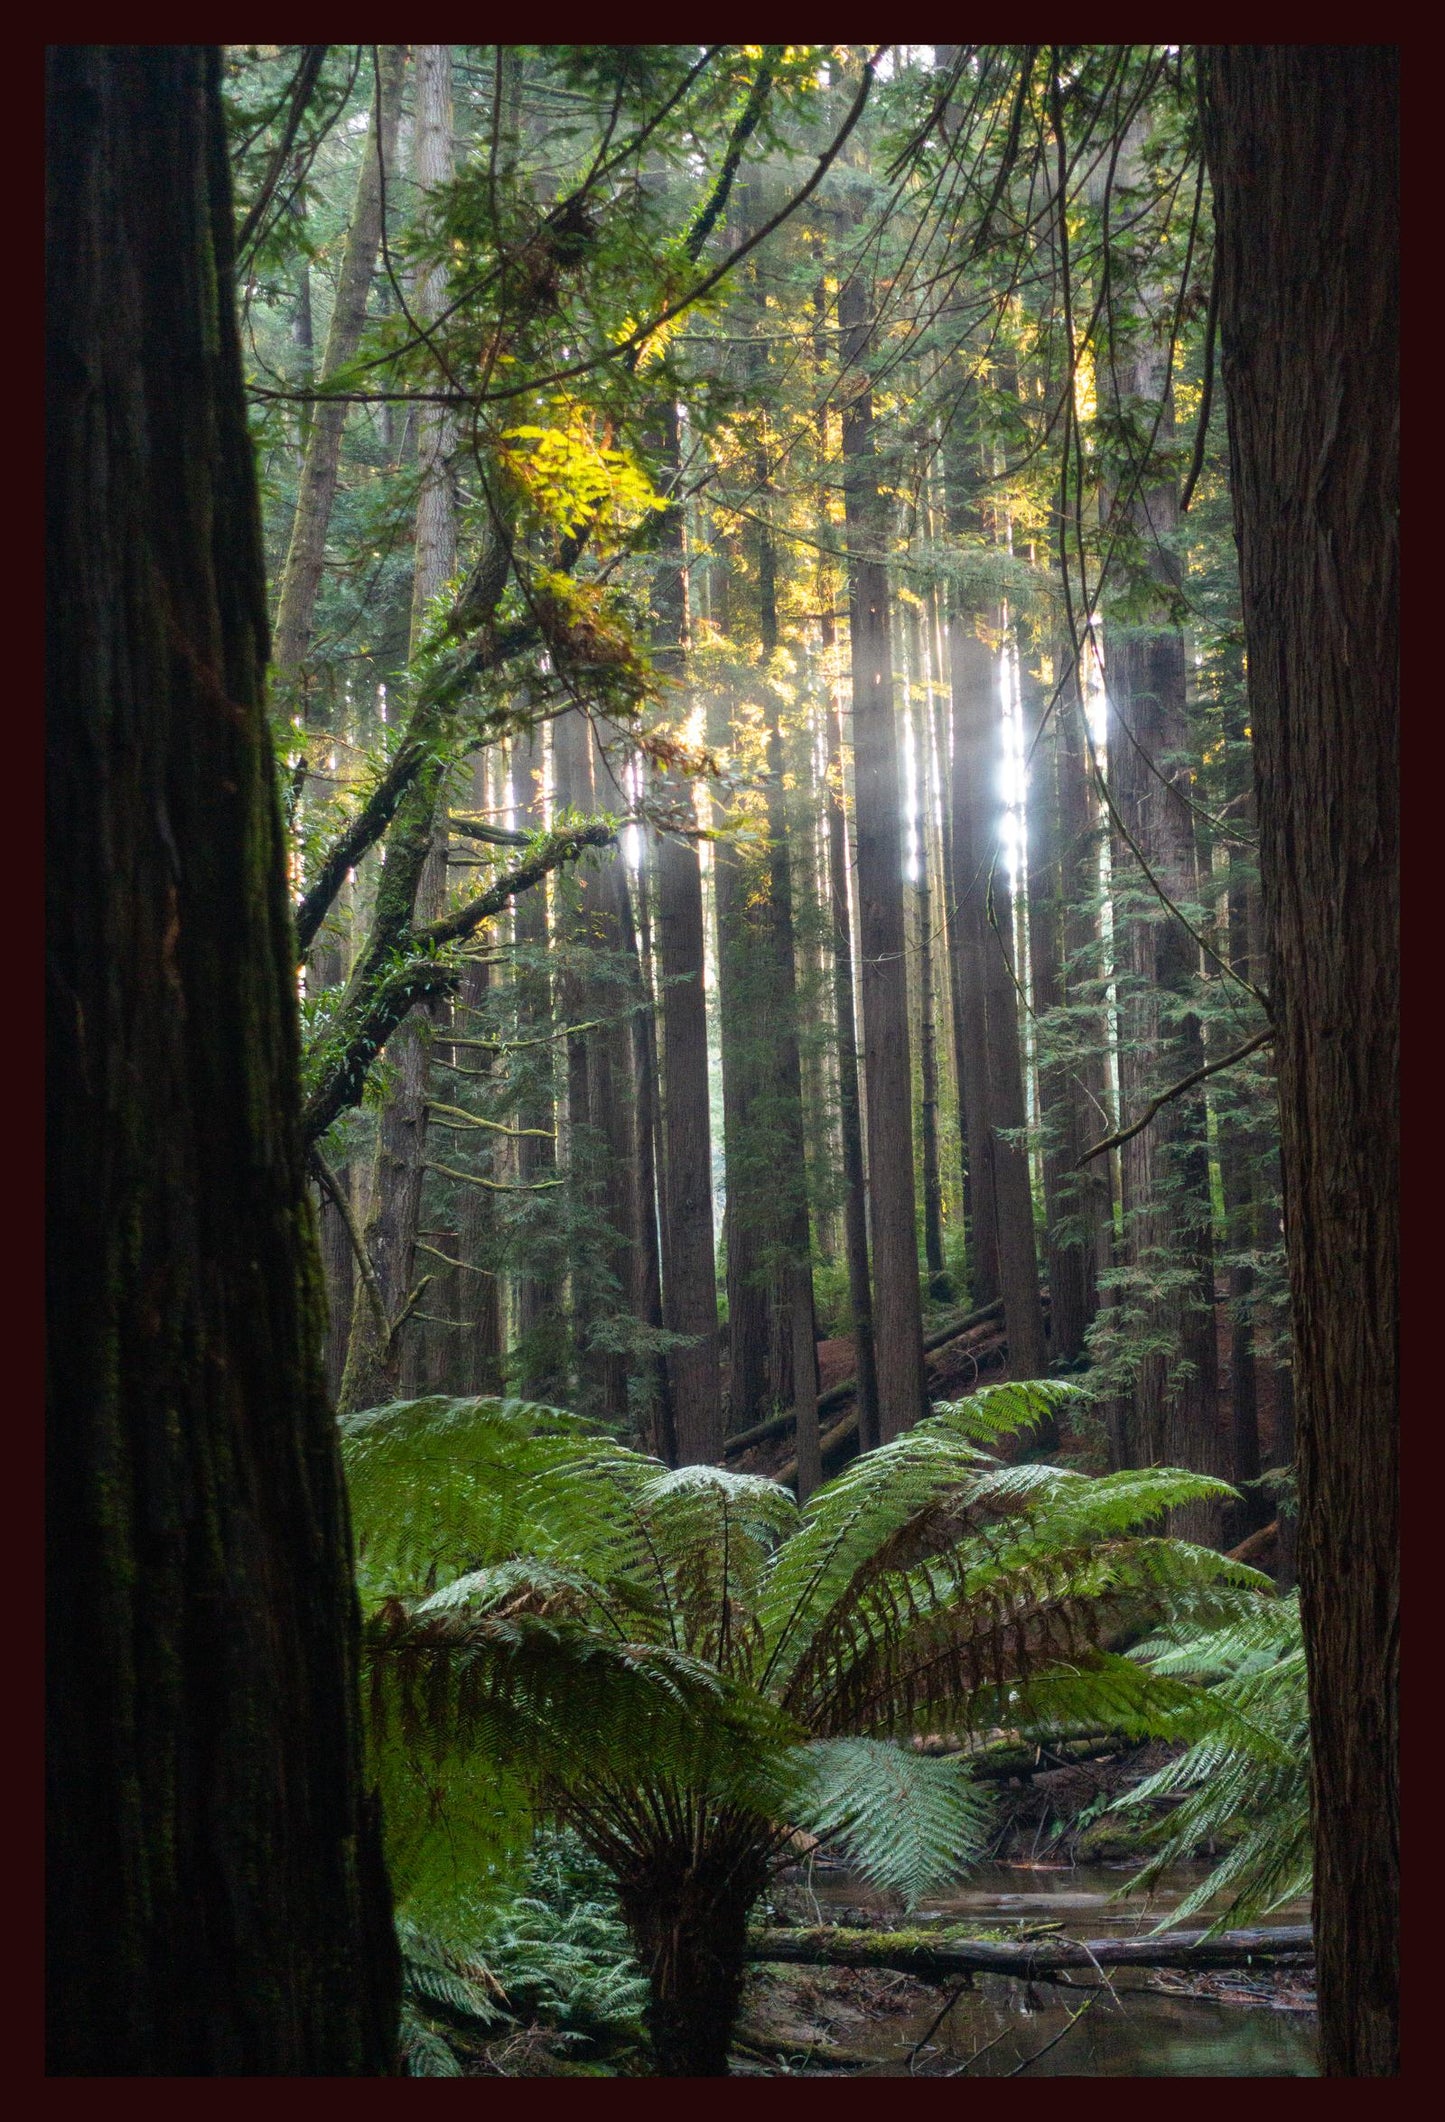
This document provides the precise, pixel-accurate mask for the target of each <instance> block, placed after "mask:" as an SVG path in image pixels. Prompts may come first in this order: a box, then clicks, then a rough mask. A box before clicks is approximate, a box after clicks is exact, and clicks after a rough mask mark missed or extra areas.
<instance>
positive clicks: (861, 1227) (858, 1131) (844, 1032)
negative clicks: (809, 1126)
mask: <svg viewBox="0 0 1445 2122" xmlns="http://www.w3.org/2000/svg"><path fill="white" fill-rule="evenodd" d="M835 639H836V635H835V625H834V619H833V610H832V599H831V595H829V596H828V597H826V598H825V600H824V613H823V648H824V652H825V654H829V655H831V652H832V650H833V648H834V646H835ZM842 723H843V698H842V694H841V692H840V691H838V689H837V688H836V687H834V688H833V697H832V698H831V699H830V700H829V702H828V877H829V890H830V894H831V910H832V917H833V1008H834V1013H835V1017H836V1021H837V1027H838V1104H839V1125H840V1133H841V1135H842V1138H843V1185H844V1189H845V1192H844V1202H843V1230H844V1237H845V1240H846V1243H847V1249H848V1309H849V1310H850V1312H851V1313H852V1315H853V1347H854V1353H855V1355H856V1358H857V1368H858V1438H859V1442H860V1444H861V1445H862V1448H863V1450H864V1451H871V1450H872V1449H873V1447H874V1445H875V1444H878V1443H880V1442H881V1441H882V1440H881V1438H880V1436H879V1432H878V1368H877V1363H876V1360H875V1357H874V1352H873V1289H872V1282H871V1278H870V1276H869V1272H868V1197H867V1193H866V1190H865V1185H864V1177H863V1128H862V1114H861V1110H860V1101H859V1097H858V1028H857V1017H856V1014H855V1010H854V1001H853V929H852V920H851V917H850V915H849V911H848V818H847V810H846V807H845V804H844V788H843V740H842Z"/></svg>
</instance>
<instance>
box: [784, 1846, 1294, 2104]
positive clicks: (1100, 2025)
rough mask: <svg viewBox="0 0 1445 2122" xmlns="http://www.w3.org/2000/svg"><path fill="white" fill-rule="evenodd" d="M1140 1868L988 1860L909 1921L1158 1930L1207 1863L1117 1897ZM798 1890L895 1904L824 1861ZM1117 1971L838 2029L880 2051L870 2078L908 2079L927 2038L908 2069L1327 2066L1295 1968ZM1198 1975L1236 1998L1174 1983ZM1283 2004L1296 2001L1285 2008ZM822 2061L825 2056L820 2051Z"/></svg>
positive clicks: (844, 1916)
mask: <svg viewBox="0 0 1445 2122" xmlns="http://www.w3.org/2000/svg"><path fill="white" fill-rule="evenodd" d="M1132 1869H1133V1866H1125V1867H1122V1868H1120V1869H1117V1870H1116V1869H1112V1868H1110V1867H1108V1866H1104V1865H1082V1864H1081V1865H1078V1866H1074V1867H1069V1866H1063V1865H1059V1866H1054V1865H1046V1866H1025V1865H1007V1864H996V1865H988V1866H985V1867H984V1868H983V1869H981V1870H980V1871H978V1872H976V1873H975V1874H974V1875H973V1877H972V1878H971V1879H970V1880H969V1881H968V1883H967V1885H966V1886H963V1887H961V1888H959V1889H958V1890H957V1891H956V1892H954V1893H951V1894H949V1895H946V1896H943V1897H940V1898H939V1899H937V1900H934V1901H927V1902H925V1903H924V1904H923V1907H922V1908H921V1909H920V1910H918V1911H917V1912H915V1914H914V1915H912V1916H910V1917H909V1919H908V1920H909V1922H910V1924H913V1923H917V1922H919V1921H920V1920H922V1921H925V1922H926V1921H929V1920H937V1921H940V1922H943V1923H970V1924H977V1925H980V1926H984V1925H986V1926H988V1927H989V1928H990V1929H997V1930H1001V1931H1007V1930H1010V1929H1012V1928H1015V1927H1017V1928H1019V1929H1026V1928H1027V1927H1028V1926H1029V1925H1031V1924H1039V1923H1050V1924H1054V1923H1057V1924H1059V1925H1060V1926H1061V1933H1060V1934H1061V1935H1063V1936H1065V1937H1070V1938H1107V1937H1117V1936H1130V1937H1132V1936H1137V1935H1139V1934H1141V1933H1143V1932H1145V1931H1148V1930H1151V1929H1152V1928H1153V1927H1154V1925H1155V1924H1156V1923H1157V1922H1158V1920H1159V1918H1160V1917H1161V1916H1162V1915H1163V1914H1165V1913H1166V1911H1167V1910H1168V1909H1169V1908H1170V1907H1174V1906H1177V1905H1178V1903H1179V1902H1180V1901H1181V1900H1182V1899H1183V1897H1184V1895H1185V1894H1186V1893H1188V1892H1189V1891H1190V1889H1191V1888H1192V1887H1193V1886H1195V1885H1196V1884H1197V1883H1198V1882H1199V1880H1200V1879H1201V1878H1203V1877H1204V1876H1205V1874H1206V1872H1207V1871H1208V1869H1209V1867H1208V1866H1207V1865H1180V1866H1178V1867H1177V1868H1176V1869H1174V1870H1173V1871H1170V1872H1168V1873H1166V1874H1165V1876H1164V1878H1163V1880H1162V1881H1161V1882H1160V1884H1159V1885H1158V1886H1156V1888H1155V1889H1154V1891H1153V1893H1152V1894H1151V1895H1149V1896H1147V1897H1146V1896H1145V1895H1143V1894H1133V1895H1129V1896H1126V1897H1125V1898H1124V1899H1122V1900H1115V1899H1114V1898H1113V1896H1114V1895H1115V1894H1116V1893H1117V1892H1118V1889H1119V1887H1120V1886H1121V1885H1122V1884H1123V1882H1124V1880H1125V1879H1126V1878H1127V1877H1128V1874H1129V1871H1130V1870H1132ZM800 1886H801V1891H802V1896H803V1900H804V1902H805V1903H806V1901H807V1899H808V1898H809V1896H811V1897H812V1898H813V1899H814V1900H815V1901H816V1903H817V1910H818V1920H820V1921H822V1922H831V1923H840V1922H846V1921H847V1920H848V1913H847V1912H848V1911H849V1910H850V1909H860V1910H862V1909H868V1910H874V1909H886V1908H891V1907H894V1906H895V1904H892V1903H889V1902H886V1901H884V1900H883V1899H881V1898H880V1897H879V1896H877V1895H874V1894H871V1893H870V1892H869V1890H868V1889H867V1888H866V1887H865V1886H863V1885H862V1884H861V1883H860V1882H859V1881H857V1880H856V1879H852V1878H850V1877H849V1876H848V1875H847V1874H846V1873H840V1872H823V1871H821V1870H818V1871H815V1873H814V1874H813V1876H812V1877H811V1879H810V1880H808V1881H807V1882H806V1883H803V1882H800ZM1268 1920H1269V1922H1270V1923H1278V1924H1294V1923H1303V1922H1307V1921H1308V1920H1309V1907H1308V1903H1305V1902H1302V1903H1296V1904H1292V1905H1291V1906H1289V1907H1286V1908H1282V1909H1280V1910H1278V1911H1277V1912H1276V1913H1275V1914H1274V1915H1273V1916H1272V1917H1270V1918H1269V1919H1268ZM1197 1921H1198V1922H1200V1923H1202V1922H1203V1921H1204V1918H1203V1917H1202V1916H1201V1917H1200V1918H1198V1919H1197ZM1190 1927H1195V1926H1193V1925H1191V1926H1190ZM1108 1975H1109V1981H1108V1983H1107V1985H1106V1984H1105V1982H1104V1981H1103V1979H1102V1974H1099V1975H1095V1974H1093V1973H1091V1972H1089V1971H1088V1970H1085V1971H1083V1972H1081V1973H1079V1974H1077V1975H1076V1976H1075V1978H1074V1982H1073V1984H1072V1985H1071V1986H1070V1987H1064V1986H1061V1985H1054V1984H1051V1983H1038V1984H1035V1985H1030V1984H1028V1983H1025V1982H1020V1981H1016V1980H1014V1979H1013V1978H1012V1977H1010V1976H1003V1975H979V1976H975V1978H974V1982H975V1986H974V1988H973V1989H972V1990H964V1991H962V1993H961V1994H960V1995H959V1997H958V2000H957V2002H956V2003H955V2004H953V2005H952V2006H951V2008H949V2009H948V2010H947V2011H946V2012H945V2014H944V2016H943V2018H942V2019H941V2020H940V2021H939V2024H938V2025H937V2027H936V2029H935V2030H934V2031H933V2032H932V2033H931V2034H930V2033H929V2028H930V2024H931V2022H932V2021H933V2019H934V2018H935V2016H936V2014H937V2013H938V2011H939V2008H940V2006H942V2005H943V2003H944V1993H943V1992H941V1991H940V1992H938V1993H937V1994H936V1997H935V1998H934V2000H933V2001H932V2002H930V2004H929V2005H928V2006H927V2007H926V2008H925V2009H922V2010H919V2011H916V2012H913V2011H910V2013H909V2014H908V2015H907V2016H906V2017H904V2016H898V2017H884V2018H874V2017H869V2018H866V2019H858V2020H855V2019H854V2018H853V2017H852V2015H851V2014H850V2015H849V2021H848V2024H847V2026H846V2029H845V2028H844V2027H843V2026H842V2025H840V2026H839V2027H838V2029H837V2032H836V2034H835V2035H834V2037H833V2038H834V2039H836V2041H837V2043H838V2045H839V2047H841V2048H845V2049H846V2050H847V2052H848V2053H849V2054H850V2055H852V2056H855V2057H856V2056H859V2055H870V2056H876V2058H877V2060H876V2061H875V2062H873V2063H872V2064H871V2065H869V2066H868V2067H867V2068H866V2069H863V2070H861V2071H856V2072H855V2074H856V2075H860V2076H865V2077H905V2076H908V2075H909V2074H910V2066H909V2061H908V2058H909V2052H910V2050H912V2049H913V2048H914V2047H915V2044H917V2043H919V2042H921V2041H924V2040H925V2038H926V2039H927V2042H928V2045H927V2046H926V2047H925V2048H922V2049H920V2050H919V2051H918V2053H917V2054H916V2055H915V2056H914V2058H913V2063H912V2072H913V2074H916V2075H920V2076H927V2077H941V2076H945V2075H947V2076H954V2075H957V2076H967V2077H974V2078H1001V2077H1009V2076H1013V2075H1021V2074H1024V2073H1026V2074H1027V2075H1029V2076H1031V2077H1038V2078H1116V2077H1129V2078H1166V2077H1173V2078H1310V2077H1314V2076H1316V2075H1317V2067H1316V2048H1315V2039H1316V2033H1315V2030H1316V2020H1315V2015H1314V2012H1313V2011H1312V2010H1307V2009H1301V2008H1300V2006H1299V2000H1300V1998H1301V1997H1302V1996H1303V1995H1305V1994H1307V1992H1306V1991H1305V1989H1304V1983H1303V1981H1302V1979H1301V1978H1300V1977H1299V1976H1295V1977H1292V1978H1291V1980H1290V1982H1289V1983H1288V1984H1287V1985H1285V1986H1283V1987H1282V1988H1281V1987H1277V1986H1275V1985H1272V1984H1270V1983H1267V1982H1265V1981H1263V1980H1261V1979H1260V1977H1259V1976H1258V1975H1255V1974H1251V1972H1250V1970H1248V1969H1246V1968H1241V1969H1239V1970H1238V1971H1237V1972H1235V1971H1230V1972H1227V1973H1224V1972H1220V1973H1216V1974H1214V1975H1213V1976H1212V1977H1210V1978H1207V1980H1204V1979H1202V1978H1200V1977H1198V1976H1185V1975H1182V1974H1180V1973H1178V1972H1165V1971H1163V1970H1154V1969H1143V1968H1130V1969H1127V1970H1119V1969H1110V1970H1108ZM1196 1984H1198V1985H1199V1986H1201V1987H1205V1986H1207V1987H1228V1988H1229V1989H1230V1990H1232V1991H1233V1992H1234V1995H1235V1996H1236V1997H1238V1999H1239V2001H1238V2002H1234V2001H1231V2002H1221V2001H1220V2000H1219V1999H1218V1997H1217V1996H1187V1995H1180V1994H1178V1993H1177V1990H1176V1985H1177V1986H1178V1987H1192V1986H1195V1985H1196ZM1161 1986H1162V1988H1161ZM1266 1998H1269V1999H1270V2001H1265V2000H1266ZM1286 1999H1289V2000H1292V2001H1291V2002H1290V2003H1288V2004H1286V2001H1285V2000H1286ZM1075 2014H1081V2016H1079V2017H1077V2018H1075ZM1071 2021H1072V2023H1071ZM970 2058H971V2059H972V2060H971V2061H970V2060H968V2059H970ZM817 2061H818V2063H819V2064H823V2063H824V2057H823V2055H821V2054H820V2055H819V2056H818V2057H817ZM825 2067H826V2066H825Z"/></svg>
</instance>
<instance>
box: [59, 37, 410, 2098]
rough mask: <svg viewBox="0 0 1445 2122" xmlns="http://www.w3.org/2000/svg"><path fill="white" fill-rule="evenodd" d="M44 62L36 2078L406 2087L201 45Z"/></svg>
mask: <svg viewBox="0 0 1445 2122" xmlns="http://www.w3.org/2000/svg"><path fill="white" fill-rule="evenodd" d="M47 67H48V90H49V110H48V136H49V137H48V152H49V195H48V225H47V283H48V284H47V331H48V348H47V351H48V372H49V398H48V411H47V443H48V450H49V466H50V472H49V493H48V524H47V599H48V613H49V637H48V643H47V649H48V670H47V702H48V738H47V744H48V752H47V773H48V794H49V803H48V821H49V823H48V832H49V849H48V853H49V862H48V895H49V896H48V905H47V924H48V948H49V959H48V963H49V969H50V978H51V1011H52V1015H51V1040H50V1052H49V1066H48V1077H47V1126H48V1130H49V1138H50V1146H51V1161H50V1176H49V1197H48V1233H47V1244H48V1257H47V1318H48V1335H49V1373H48V1379H47V1424H48V1441H49V1469H48V1508H49V1514H50V1516H49V1529H50V1540H49V1553H48V1562H47V1599H48V1627H49V1692H48V1704H47V1744H48V1777H49V1796H48V1809H49V1838H50V1843H49V1849H50V1866H49V1898H48V1936H47V1951H48V1991H49V1996H48V2006H49V2067H50V2070H51V2071H52V2072H53V2073H56V2074H60V2075H79V2076H92V2075H99V2076H132V2075H143V2076H222V2075H224V2076H238V2075H255V2074H262V2075H270V2076H308V2075H320V2076H340V2075H358V2074H384V2073H386V2072H388V2071H389V2070H390V2068H391V2066H392V2059H393V2054H394V2041H395V2031H396V2016H397V2002H398V1989H399V1982H398V1966H397V1957H396V1948H395V1943H394V1940H393V1937H392V1933H391V1921H390V1896H389V1892H388V1888H387V1883H386V1877H385V1872H384V1869H383V1865H382V1858H381V1853H380V1843H379V1834H378V1827H377V1821H376V1818H375V1815H374V1812H373V1810H372V1808H371V1806H370V1804H369V1802H368V1800H367V1799H366V1796H365V1794H364V1791H363V1787H362V1756H361V1735H360V1722H359V1707H358V1702H357V1692H356V1684H357V1615H356V1606H355V1598H354V1594H353V1591H352V1585H351V1551H350V1550H351V1542H350V1532H349V1528H348V1523H347V1514H346V1502H345V1494H344V1490H343V1486H342V1478H341V1469H340V1462H339V1459H338V1456H337V1450H336V1441H335V1430H334V1426H333V1422H332V1417H331V1409H330V1407H329V1405H328V1402H327V1398H326V1391H325V1381H324V1374H323V1369H322V1361H321V1331H322V1317H323V1299H322V1291H321V1281H320V1270H319V1263H318V1258H317V1252H316V1241H315V1233H314V1227H313V1223H312V1217H311V1212H310V1208H309V1205H308V1201H307V1193H306V1185H305V1179H304V1167H303V1160H302V1148H301V1137H300V1131H299V1127H298V1110H299V1082H298V1067H299V1037H298V1026H297V1011H296V993H295V949H294V943H293V935H292V926H291V919H290V914H289V912H288V907H287V899H286V877H285V856H284V848H283V841H282V834H281V824H280V816H279V809H278V804H277V796H276V782H275V766H274V761H273V758H272V753H271V747H270V742H269V739H268V736H267V730H266V720H265V714H264V707H263V681H264V673H265V665H266V655H267V625H266V607H265V590H264V582H263V578H262V558H261V532H260V521H259V514H258V508H257V498H256V488H255V479H254V471H253V466H252V454H251V444H250V439H249V436H248V434H247V428H246V413H245V404H244V399H243V395H242V378H241V359H240V347H239V342H238V338H237V331H236V322H235V315H234V309H233V299H232V293H231V284H232V272H233V258H232V244H233V239H232V221H231V215H232V207H231V197H230V182H229V175H228V170H227V161H226V147H225V134H224V127H223V121H222V115H221V104H220V65H219V54H218V52H217V51H216V50H215V48H213V47H206V46H199V45H187V46H164V45H160V46H155V45H153V46H143V47H134V46H119V45H109V46H87V45H68V46H65V45H62V46H57V47H52V48H51V50H50V52H49V53H48V55H47Z"/></svg>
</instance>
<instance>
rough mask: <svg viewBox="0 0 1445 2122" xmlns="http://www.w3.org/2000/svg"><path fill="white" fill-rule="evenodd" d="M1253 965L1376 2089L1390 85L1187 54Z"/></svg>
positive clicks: (1391, 773)
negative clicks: (1196, 82) (1215, 324)
mask: <svg viewBox="0 0 1445 2122" xmlns="http://www.w3.org/2000/svg"><path fill="white" fill-rule="evenodd" d="M1202 61H1203V73H1204V91H1205V92H1204V108H1205V115H1206V142H1207V150H1208V156H1209V166H1210V174H1211V177H1212V179H1213V184H1214V210H1215V225H1216V229H1217V241H1218V267H1217V270H1218V273H1219V319H1220V329H1221V336H1222V344H1223V357H1224V381H1225V387H1226V393H1227V398H1228V407H1229V433H1230V447H1231V456H1232V460H1233V489H1234V510H1235V528H1236V534H1237V537H1238V542H1239V553H1240V569H1241V575H1242V579H1243V590H1244V621H1245V639H1246V644H1247V649H1248V656H1249V696H1250V721H1251V726H1252V729H1253V735H1254V759H1255V786H1256V793H1257V798H1258V805H1259V825H1260V872H1261V880H1262V886H1263V901H1264V918H1265V927H1266V931H1267V940H1268V948H1269V953H1270V958H1271V973H1270V986H1271V991H1272V1001H1273V1010H1274V1019H1275V1052H1276V1057H1277V1063H1278V1070H1279V1094H1280V1125H1281V1138H1282V1163H1283V1170H1284V1190H1285V1221H1286V1233H1287V1238H1288V1247H1289V1267H1290V1288H1291V1294H1292V1298H1293V1304H1294V1320H1295V1334H1296V1340H1295V1348H1296V1355H1295V1391H1296V1402H1295V1424H1296V1440H1297V1451H1298V1467H1299V1494H1300V1548H1299V1574H1300V1594H1301V1603H1302V1608H1303V1614H1304V1629H1305V1645H1306V1650H1307V1654H1308V1658H1309V1667H1310V1704H1311V1732H1312V1739H1313V1762H1314V1766H1313V1777H1314V1827H1315V1940H1316V1952H1317V1957H1318V1968H1319V1997H1320V2033H1321V2051H1322V2067H1323V2069H1324V2071H1325V2074H1326V2075H1327V2076H1331V2077H1383V2076H1389V2075H1392V2074H1393V2073H1394V2072H1395V2070H1396V2069H1397V2067H1398V2035H1397V2012H1398V2001H1397V1999H1398V1987H1397V1985H1398V1942H1397V1935H1396V1927H1397V1921H1398V1897H1399V1839H1398V1809H1397V1807H1398V1801H1397V1784H1396V1771H1397V1747H1398V1727H1397V1694H1396V1687H1397V1653H1398V1613H1399V1560H1398V1548H1397V1533H1398V1496H1397V1453H1398V1409H1397V1400H1396V1389H1397V1377H1396V1328H1397V1281H1398V1269H1399V1240H1398V1234H1397V1228H1396V1212H1397V1204H1398V1187H1399V1161H1398V1160H1399V1148H1398V1138H1397V1125H1398V1082H1397V1076H1398V1059H1399V1029H1398V1005H1399V969H1398V961H1397V955H1396V954H1397V947H1398V916H1399V880H1398V871H1397V851H1398V838H1399V784H1398V763H1399V690H1398V684H1399V681H1398V673H1397V654H1398V625H1399V621H1398V565H1399V559H1398V555H1399V546H1398V535H1397V529H1396V496H1397V435H1398V419H1399V401H1398V388H1397V379H1396V361H1397V336H1398V263H1399V207H1398V194H1397V185H1398V140H1397V130H1398V109H1399V104H1398V60H1397V54H1396V52H1395V50H1394V49H1393V48H1391V47H1388V46H1382V45H1352V46H1346V47H1339V46H1329V45H1319V44H1296V45H1225V46H1216V47H1213V48H1211V49H1210V50H1208V51H1207V52H1205V53H1204V54H1202Z"/></svg>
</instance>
